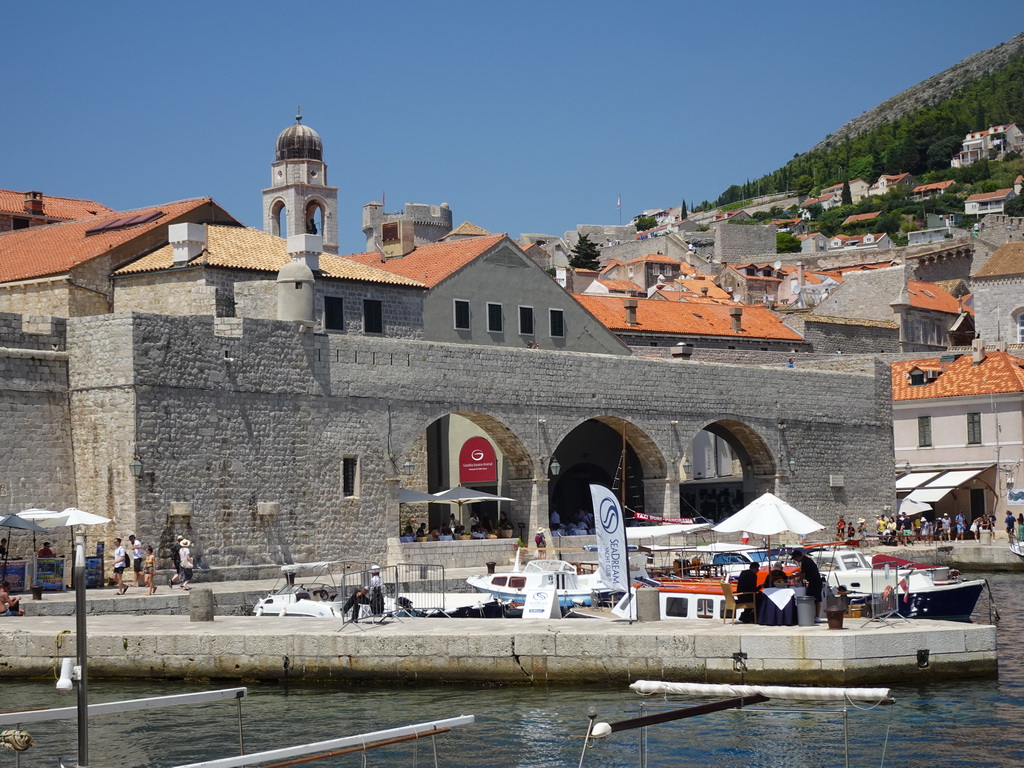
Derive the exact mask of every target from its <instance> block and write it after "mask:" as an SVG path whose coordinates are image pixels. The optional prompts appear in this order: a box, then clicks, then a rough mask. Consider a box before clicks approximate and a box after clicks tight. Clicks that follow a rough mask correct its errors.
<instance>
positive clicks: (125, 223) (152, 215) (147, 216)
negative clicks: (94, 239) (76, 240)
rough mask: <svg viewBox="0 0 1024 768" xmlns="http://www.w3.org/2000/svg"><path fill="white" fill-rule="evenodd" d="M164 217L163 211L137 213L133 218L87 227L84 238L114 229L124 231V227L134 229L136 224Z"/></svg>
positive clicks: (128, 217)
mask: <svg viewBox="0 0 1024 768" xmlns="http://www.w3.org/2000/svg"><path fill="white" fill-rule="evenodd" d="M163 215H164V212H163V211H147V212H146V213H137V214H135V215H134V216H122V217H120V218H117V219H112V220H110V221H105V222H103V223H102V224H97V225H96V226H95V227H89V229H87V230H85V234H86V236H88V235H96V234H99V233H100V232H113V231H114V230H115V229H124V228H125V227H134V226H136V225H138V224H145V223H147V222H150V221H153V220H154V219H159V218H160V217H161V216H163Z"/></svg>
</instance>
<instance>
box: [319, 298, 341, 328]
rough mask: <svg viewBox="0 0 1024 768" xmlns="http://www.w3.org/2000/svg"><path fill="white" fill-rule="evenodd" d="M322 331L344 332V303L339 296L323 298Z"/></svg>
mask: <svg viewBox="0 0 1024 768" xmlns="http://www.w3.org/2000/svg"><path fill="white" fill-rule="evenodd" d="M324 330H327V331H344V330H345V303H344V301H342V299H341V297H340V296H324Z"/></svg>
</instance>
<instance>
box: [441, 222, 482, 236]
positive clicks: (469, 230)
mask: <svg viewBox="0 0 1024 768" xmlns="http://www.w3.org/2000/svg"><path fill="white" fill-rule="evenodd" d="M489 234H491V233H490V232H488V231H487V230H486V229H484V228H483V227H478V226H477V225H476V224H474V223H473V222H471V221H464V222H462V223H461V224H459V226H457V227H456V228H455V229H453V230H452V231H451V232H449V233H448V234H447V235H445V236H444V237H442V238H441V239H442V240H444V239H445V238H446V237H451V236H452V235H459V236H461V237H478V236H480V235H489Z"/></svg>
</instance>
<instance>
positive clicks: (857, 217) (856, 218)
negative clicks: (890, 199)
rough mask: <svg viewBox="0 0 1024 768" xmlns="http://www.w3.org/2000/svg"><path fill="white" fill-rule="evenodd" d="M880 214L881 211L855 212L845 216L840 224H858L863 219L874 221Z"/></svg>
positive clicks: (863, 220)
mask: <svg viewBox="0 0 1024 768" xmlns="http://www.w3.org/2000/svg"><path fill="white" fill-rule="evenodd" d="M881 215H882V212H881V211H874V212H872V213H855V214H853V215H852V216H847V217H846V218H845V219H844V220H843V223H842V224H841V225H840V226H843V227H848V226H849V225H851V224H859V223H863V222H865V221H874V220H875V219H877V218H878V217H879V216H881Z"/></svg>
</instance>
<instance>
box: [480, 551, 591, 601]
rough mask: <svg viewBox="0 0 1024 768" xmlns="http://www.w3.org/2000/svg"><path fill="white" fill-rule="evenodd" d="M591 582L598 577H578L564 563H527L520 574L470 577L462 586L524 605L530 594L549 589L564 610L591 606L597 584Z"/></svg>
mask: <svg viewBox="0 0 1024 768" xmlns="http://www.w3.org/2000/svg"><path fill="white" fill-rule="evenodd" d="M595 578H599V577H595V576H594V575H593V574H588V576H587V577H586V578H585V577H582V576H581V575H580V574H579V573H578V572H577V570H576V566H574V565H573V564H572V563H567V562H566V561H564V560H531V561H530V562H528V563H527V564H526V566H525V567H524V568H523V569H522V570H514V571H511V572H508V573H489V574H487V575H485V576H470V577H469V578H468V579H466V583H467V584H469V586H471V587H472V588H473V589H475V590H476V591H477V592H484V593H487V594H490V595H492V596H493V597H494V598H495V599H497V600H500V601H502V602H505V603H524V602H525V601H526V597H527V596H528V595H529V594H531V593H533V592H536V591H538V590H552V589H553V590H555V592H556V593H557V594H558V604H559V606H560V607H561V608H563V609H566V610H568V609H570V608H573V607H574V606H589V605H591V603H592V598H591V595H592V593H593V591H594V589H595V588H596V586H597V584H598V582H597V581H595V580H594V579H595Z"/></svg>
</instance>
